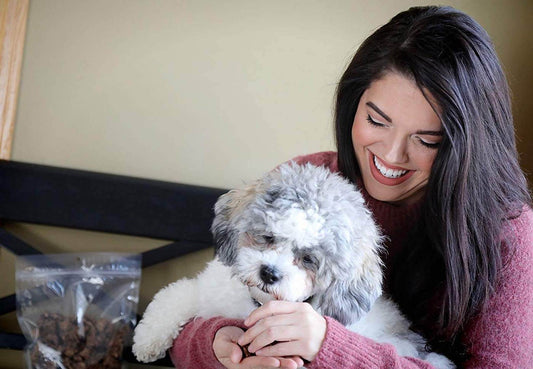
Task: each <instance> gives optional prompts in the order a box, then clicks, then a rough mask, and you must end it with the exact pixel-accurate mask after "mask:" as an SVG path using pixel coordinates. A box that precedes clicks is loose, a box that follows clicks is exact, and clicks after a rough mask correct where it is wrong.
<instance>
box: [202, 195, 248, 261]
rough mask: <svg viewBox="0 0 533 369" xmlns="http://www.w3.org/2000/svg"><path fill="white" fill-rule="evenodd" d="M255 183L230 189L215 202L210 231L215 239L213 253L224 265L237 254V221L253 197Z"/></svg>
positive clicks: (233, 259)
mask: <svg viewBox="0 0 533 369" xmlns="http://www.w3.org/2000/svg"><path fill="white" fill-rule="evenodd" d="M255 187H256V186H255V185H252V186H249V187H247V188H245V189H239V190H231V191H229V192H228V193H226V194H224V195H222V196H220V197H219V198H218V200H217V202H216V203H215V217H214V219H213V224H212V225H211V232H212V234H213V238H214V241H215V255H216V256H217V257H218V258H219V259H220V260H221V261H222V262H223V263H224V264H226V265H232V264H233V263H234V262H235V258H236V256H237V244H238V241H239V230H238V227H237V221H238V217H239V215H240V214H241V213H242V211H243V210H244V208H245V207H246V206H247V205H248V204H250V202H251V201H252V200H253V198H254V197H255V192H256V190H255Z"/></svg>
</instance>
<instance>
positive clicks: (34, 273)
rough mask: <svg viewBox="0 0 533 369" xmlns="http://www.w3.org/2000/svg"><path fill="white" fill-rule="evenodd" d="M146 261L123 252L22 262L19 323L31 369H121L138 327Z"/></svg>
mask: <svg viewBox="0 0 533 369" xmlns="http://www.w3.org/2000/svg"><path fill="white" fill-rule="evenodd" d="M140 277H141V257H140V255H136V254H135V255H134V254H121V253H85V254H48V255H30V256H21V257H18V258H17V263H16V295H17V318H18V321H19V325H20V327H21V329H22V332H23V333H24V335H25V337H26V339H27V341H28V345H27V346H26V349H25V359H26V363H27V367H28V368H35V369H49V368H50V369H55V368H61V369H71V368H76V369H89V368H91V369H92V368H120V367H121V355H122V348H123V346H126V345H130V344H131V333H132V330H133V327H134V326H135V323H136V312H137V303H138V299H139V283H140Z"/></svg>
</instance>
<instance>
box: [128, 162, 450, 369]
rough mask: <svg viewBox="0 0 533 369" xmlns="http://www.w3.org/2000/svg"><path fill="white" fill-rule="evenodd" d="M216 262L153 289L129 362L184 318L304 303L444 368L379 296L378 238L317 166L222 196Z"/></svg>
mask: <svg viewBox="0 0 533 369" xmlns="http://www.w3.org/2000/svg"><path fill="white" fill-rule="evenodd" d="M212 232H213V235H214V238H215V243H216V258H215V259H214V260H213V261H211V262H210V263H209V264H208V265H207V267H206V269H205V270H204V271H203V272H201V273H200V274H199V275H198V276H197V277H196V278H195V279H182V280H178V281H177V282H174V283H172V284H170V285H168V286H167V287H165V288H163V289H162V290H160V291H159V292H158V293H157V294H156V295H155V296H154V299H153V301H152V302H151V303H150V304H149V305H148V307H147V309H146V311H145V312H144V316H143V318H142V320H141V321H140V323H139V324H138V326H137V327H136V329H135V334H134V338H133V341H134V344H133V352H134V354H135V356H136V357H137V359H138V360H139V361H144V362H150V361H153V360H156V359H158V358H161V357H163V356H164V355H165V353H166V350H167V349H168V348H170V346H171V345H172V341H173V340H174V339H175V338H176V337H177V336H178V334H179V332H180V330H181V329H182V327H183V325H185V324H186V323H187V322H188V321H189V320H190V319H192V318H194V317H204V318H209V317H214V316H225V317H228V318H245V317H247V316H248V314H250V312H251V311H252V310H253V309H255V308H256V307H257V304H263V303H265V302H267V301H269V300H273V299H276V300H286V301H299V302H302V301H306V302H308V303H310V304H311V305H312V306H313V308H314V309H315V310H316V311H318V312H319V313H321V314H323V315H328V316H330V317H333V318H335V319H337V320H338V321H339V322H341V323H342V324H344V325H345V326H347V327H348V329H350V330H352V331H355V332H357V333H360V334H362V335H364V336H367V337H369V338H372V339H374V340H376V341H378V342H384V343H390V344H392V345H394V346H395V347H396V350H397V352H398V353H399V354H400V355H403V356H411V357H418V358H421V359H425V360H427V361H429V362H431V363H432V364H433V365H434V366H435V367H436V368H442V369H450V368H454V365H453V364H452V363H451V362H450V361H449V360H448V359H447V358H445V357H444V356H442V355H439V354H436V353H430V352H427V351H425V341H424V339H423V338H422V337H421V336H420V335H418V334H416V333H414V332H412V331H411V330H409V322H408V321H407V320H406V319H405V318H404V317H403V316H402V315H401V314H400V312H399V310H398V309H397V307H396V305H395V304H394V303H392V302H391V301H390V300H389V299H386V298H385V297H383V296H381V292H382V290H381V282H382V265H381V259H380V256H379V252H380V243H381V241H382V237H381V235H380V232H379V229H378V227H377V226H376V224H375V223H374V221H373V218H372V215H371V213H370V212H369V210H368V209H367V208H366V207H365V204H364V200H363V197H362V196H361V193H360V192H358V191H357V189H356V188H355V187H354V186H353V184H351V183H349V182H348V181H347V180H346V179H344V178H342V177H341V176H340V175H337V174H334V173H331V172H330V171H329V170H328V169H326V168H324V167H316V166H312V165H310V164H306V165H297V164H295V163H286V164H283V165H281V166H279V167H278V168H277V169H275V170H274V171H272V172H269V173H267V174H266V175H265V176H264V177H263V178H261V179H260V180H258V181H256V182H255V183H253V184H252V185H251V186H249V187H247V188H245V189H240V190H233V191H230V192H228V193H227V194H224V195H222V196H221V197H220V198H219V199H218V201H217V203H216V204H215V218H214V221H213V225H212Z"/></svg>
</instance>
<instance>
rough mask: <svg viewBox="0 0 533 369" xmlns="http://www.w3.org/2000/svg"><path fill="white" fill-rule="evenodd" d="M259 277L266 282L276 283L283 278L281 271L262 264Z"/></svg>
mask: <svg viewBox="0 0 533 369" xmlns="http://www.w3.org/2000/svg"><path fill="white" fill-rule="evenodd" d="M259 277H261V280H262V281H263V282H264V283H266V284H274V283H276V282H277V281H279V280H280V279H281V273H280V272H279V271H278V270H277V269H276V268H273V267H271V266H269V265H261V269H260V270H259Z"/></svg>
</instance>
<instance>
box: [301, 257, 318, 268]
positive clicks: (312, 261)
mask: <svg viewBox="0 0 533 369" xmlns="http://www.w3.org/2000/svg"><path fill="white" fill-rule="evenodd" d="M302 263H303V264H304V265H306V266H313V265H316V263H317V260H316V258H315V257H314V256H312V255H304V256H303V257H302Z"/></svg>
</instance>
